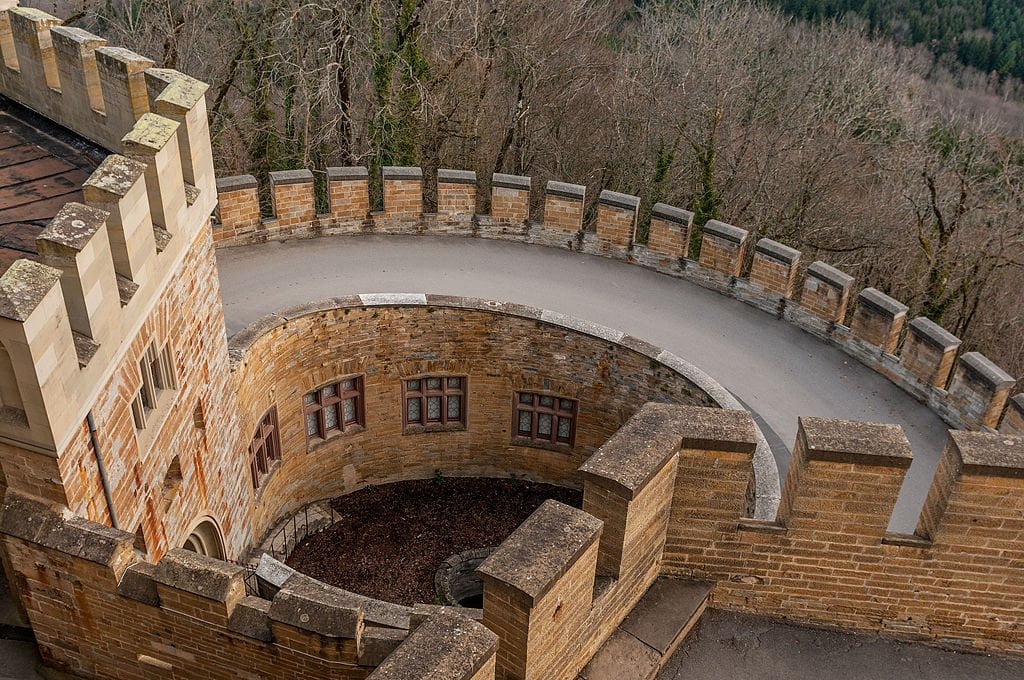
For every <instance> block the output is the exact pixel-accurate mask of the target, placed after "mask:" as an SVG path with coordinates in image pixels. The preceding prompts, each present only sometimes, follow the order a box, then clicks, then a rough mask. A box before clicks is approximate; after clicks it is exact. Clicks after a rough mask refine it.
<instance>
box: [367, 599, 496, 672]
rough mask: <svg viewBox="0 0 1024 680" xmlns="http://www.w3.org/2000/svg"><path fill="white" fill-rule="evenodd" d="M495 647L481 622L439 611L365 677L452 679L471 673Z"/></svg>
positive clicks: (492, 653) (477, 669) (491, 654)
mask: <svg viewBox="0 0 1024 680" xmlns="http://www.w3.org/2000/svg"><path fill="white" fill-rule="evenodd" d="M497 649H498V636H497V635H495V634H494V633H492V632H491V631H490V630H488V629H487V628H485V627H484V626H483V624H480V623H477V622H476V621H471V620H470V619H468V618H466V617H464V616H459V615H457V614H454V613H452V612H439V613H437V614H435V615H434V616H432V617H431V618H430V620H428V621H427V622H426V623H424V624H423V625H422V626H420V627H419V628H417V629H416V630H415V631H414V632H413V633H412V634H411V635H409V637H408V638H406V640H405V642H403V643H402V644H401V645H399V646H398V648H397V649H396V650H395V651H394V652H393V653H391V654H390V655H389V656H388V657H387V658H386V659H384V662H383V663H382V664H381V665H380V666H378V667H377V670H375V671H374V672H373V673H371V674H370V676H369V678H368V680H413V679H414V678H415V680H453V679H456V678H458V679H461V678H471V677H473V676H474V675H475V674H476V673H477V672H478V671H479V670H480V669H481V668H483V667H484V665H485V664H486V663H487V662H488V661H489V660H490V658H491V657H492V656H493V655H494V653H495V652H496V651H497Z"/></svg>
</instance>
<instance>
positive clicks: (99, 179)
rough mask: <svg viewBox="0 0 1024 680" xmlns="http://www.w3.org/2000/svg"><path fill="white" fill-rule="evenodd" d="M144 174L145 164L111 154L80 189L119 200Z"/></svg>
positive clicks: (251, 177) (253, 182)
mask: <svg viewBox="0 0 1024 680" xmlns="http://www.w3.org/2000/svg"><path fill="white" fill-rule="evenodd" d="M145 173H146V164H145V163H140V162H138V161H135V160H132V159H131V158H128V157H127V156H121V155H118V154H111V155H109V156H107V157H106V158H104V159H103V162H102V163H100V164H99V166H97V168H96V169H95V170H93V173H92V174H91V175H89V179H87V180H85V183H84V184H83V185H82V188H83V189H84V190H85V192H86V194H87V198H86V200H89V199H88V194H89V193H91V192H90V191H89V190H90V189H92V190H95V191H100V192H102V193H104V194H108V195H110V196H116V197H118V198H121V197H123V196H125V195H126V194H127V193H128V191H129V190H130V189H131V188H132V187H133V186H135V183H136V182H138V181H139V179H140V178H141V177H142V176H143V175H144V174H145ZM242 177H248V178H249V179H251V180H252V186H253V187H254V188H255V186H256V178H255V177H253V176H252V175H242ZM233 179H239V178H238V177H228V178H225V180H224V181H229V180H233ZM220 182H221V180H217V191H218V192H220V191H222V190H221V188H220ZM223 191H231V189H224V190H223Z"/></svg>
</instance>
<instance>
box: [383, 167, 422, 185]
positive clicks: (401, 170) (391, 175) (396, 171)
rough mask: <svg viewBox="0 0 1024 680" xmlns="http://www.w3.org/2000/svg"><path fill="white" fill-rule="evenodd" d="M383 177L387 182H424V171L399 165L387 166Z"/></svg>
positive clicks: (384, 168)
mask: <svg viewBox="0 0 1024 680" xmlns="http://www.w3.org/2000/svg"><path fill="white" fill-rule="evenodd" d="M381 176H382V177H383V179H384V180H385V181H386V180H422V179H423V169H422V168H414V167H405V166H398V165H385V166H384V167H383V168H381Z"/></svg>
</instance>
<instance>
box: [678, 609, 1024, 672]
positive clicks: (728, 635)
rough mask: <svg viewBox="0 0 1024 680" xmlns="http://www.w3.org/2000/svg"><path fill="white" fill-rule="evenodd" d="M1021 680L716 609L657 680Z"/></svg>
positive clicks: (876, 640)
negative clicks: (743, 679) (744, 679)
mask: <svg viewBox="0 0 1024 680" xmlns="http://www.w3.org/2000/svg"><path fill="white" fill-rule="evenodd" d="M736 678H753V679H756V680H822V679H827V680H1019V679H1020V678H1024V661H1021V660H1020V659H1013V660H1010V659H1006V658H1001V657H992V656H983V655H980V654H959V653H957V652H947V651H944V650H941V649H936V648H934V647H928V646H925V645H922V644H907V643H904V642H895V641H893V640H885V639H883V638H880V637H878V636H877V635H863V634H862V635H854V634H850V633H839V632H836V631H827V630H814V629H811V628H798V627H796V626H788V625H785V624H781V623H773V622H771V621H768V620H767V619H763V618H760V617H757V616H747V615H743V614H733V613H730V612H723V611H718V610H714V609H709V610H708V611H706V612H704V616H702V617H701V620H700V623H699V624H697V627H696V628H695V629H694V630H693V631H692V632H691V633H690V635H689V637H687V638H686V640H684V641H683V644H682V646H680V648H679V649H678V650H677V651H676V653H675V654H674V655H673V656H672V658H671V659H670V660H669V662H668V663H667V664H666V665H665V668H664V669H663V670H662V671H661V673H659V674H658V680H735V679H736Z"/></svg>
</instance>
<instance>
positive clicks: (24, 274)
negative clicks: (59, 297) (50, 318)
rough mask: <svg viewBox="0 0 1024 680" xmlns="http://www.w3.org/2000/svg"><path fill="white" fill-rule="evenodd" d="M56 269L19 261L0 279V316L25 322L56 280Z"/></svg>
mask: <svg viewBox="0 0 1024 680" xmlns="http://www.w3.org/2000/svg"><path fill="white" fill-rule="evenodd" d="M60 276H61V273H60V270H59V269H54V268H53V267H49V266H47V265H45V264H40V263H39V262H35V261H33V260H25V259H19V260H15V261H14V264H12V265H11V266H10V268H9V269H8V270H7V271H5V272H4V273H3V275H2V276H0V316H2V317H4V318H5V319H11V320H13V321H26V320H27V319H28V318H29V317H30V316H31V315H32V312H34V311H35V310H36V308H37V307H38V306H39V303H40V302H42V301H43V298H44V297H46V294H47V293H49V292H50V291H51V290H53V287H54V286H55V285H57V282H58V281H59V280H60Z"/></svg>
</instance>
